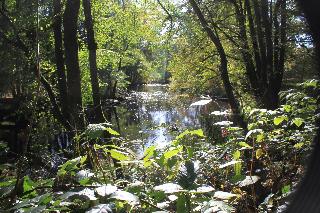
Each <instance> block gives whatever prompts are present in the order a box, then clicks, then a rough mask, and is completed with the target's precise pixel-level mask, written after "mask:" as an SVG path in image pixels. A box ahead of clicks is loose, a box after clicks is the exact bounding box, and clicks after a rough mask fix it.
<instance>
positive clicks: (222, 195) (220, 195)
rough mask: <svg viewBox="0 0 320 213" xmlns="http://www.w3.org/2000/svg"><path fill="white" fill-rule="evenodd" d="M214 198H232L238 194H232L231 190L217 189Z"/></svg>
mask: <svg viewBox="0 0 320 213" xmlns="http://www.w3.org/2000/svg"><path fill="white" fill-rule="evenodd" d="M213 197H214V198H217V199H220V200H230V199H232V198H235V197H237V195H236V194H232V193H229V192H223V191H216V192H215V193H214V195H213Z"/></svg>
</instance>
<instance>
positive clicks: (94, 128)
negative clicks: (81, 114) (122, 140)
mask: <svg viewBox="0 0 320 213" xmlns="http://www.w3.org/2000/svg"><path fill="white" fill-rule="evenodd" d="M106 129H107V128H106V127H105V126H104V125H103V124H89V125H88V126H87V129H86V131H85V135H86V136H87V137H88V138H89V139H98V138H101V137H103V134H104V132H105V131H106Z"/></svg>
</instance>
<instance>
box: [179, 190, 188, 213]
mask: <svg viewBox="0 0 320 213" xmlns="http://www.w3.org/2000/svg"><path fill="white" fill-rule="evenodd" d="M185 212H188V208H187V198H186V195H184V194H179V196H178V199H177V213H185Z"/></svg>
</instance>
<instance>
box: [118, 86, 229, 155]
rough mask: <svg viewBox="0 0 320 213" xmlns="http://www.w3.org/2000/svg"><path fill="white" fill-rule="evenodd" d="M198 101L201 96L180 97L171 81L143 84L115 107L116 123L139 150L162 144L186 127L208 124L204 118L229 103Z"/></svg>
mask: <svg viewBox="0 0 320 213" xmlns="http://www.w3.org/2000/svg"><path fill="white" fill-rule="evenodd" d="M198 100H199V99H198ZM194 101H197V100H191V99H186V98H184V99H182V98H178V97H177V96H176V95H175V94H172V93H170V92H169V91H168V87H167V85H160V84H147V85H143V86H142V87H141V88H139V89H138V90H136V91H132V92H131V94H130V96H129V97H128V98H127V100H126V101H125V102H124V103H123V104H121V105H120V106H117V107H116V108H114V110H113V115H112V123H114V124H116V123H117V124H118V125H117V130H118V131H119V132H120V133H121V135H122V136H124V137H125V138H128V139H129V140H130V141H131V142H132V146H133V147H132V148H133V149H135V150H136V151H138V152H139V151H140V152H141V151H143V150H144V148H145V147H148V146H150V145H157V146H158V147H159V148H162V147H164V146H166V145H167V144H168V143H169V142H170V141H171V140H172V139H173V138H174V137H175V135H177V134H178V133H179V132H182V131H183V130H185V129H196V128H205V127H204V126H203V125H204V122H203V120H206V119H203V118H206V117H208V115H209V114H210V112H212V111H215V110H218V111H220V110H224V109H226V107H227V105H226V104H225V103H222V102H219V103H218V102H216V101H211V102H210V101H206V100H203V101H202V102H198V104H193V105H192V106H190V105H191V104H192V102H194ZM203 102H204V103H203ZM209 102H210V103H209Z"/></svg>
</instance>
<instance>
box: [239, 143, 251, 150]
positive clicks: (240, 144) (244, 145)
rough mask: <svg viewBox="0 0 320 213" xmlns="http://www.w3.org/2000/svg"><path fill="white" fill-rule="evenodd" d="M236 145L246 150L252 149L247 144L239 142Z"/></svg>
mask: <svg viewBox="0 0 320 213" xmlns="http://www.w3.org/2000/svg"><path fill="white" fill-rule="evenodd" d="M238 144H239V146H241V147H245V148H248V149H252V146H250V145H249V144H247V143H246V142H239V143H238Z"/></svg>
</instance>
